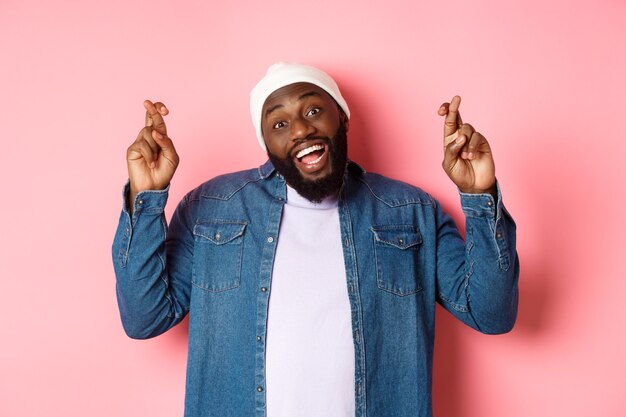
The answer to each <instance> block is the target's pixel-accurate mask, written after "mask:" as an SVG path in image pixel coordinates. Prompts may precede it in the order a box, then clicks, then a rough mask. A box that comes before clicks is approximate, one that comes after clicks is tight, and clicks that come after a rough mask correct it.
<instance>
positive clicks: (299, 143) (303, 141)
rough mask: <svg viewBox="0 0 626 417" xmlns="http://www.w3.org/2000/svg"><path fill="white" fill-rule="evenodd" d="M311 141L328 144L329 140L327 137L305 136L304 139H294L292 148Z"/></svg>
mask: <svg viewBox="0 0 626 417" xmlns="http://www.w3.org/2000/svg"><path fill="white" fill-rule="evenodd" d="M312 140H323V141H324V142H325V143H330V138H329V137H328V136H307V137H306V138H302V139H295V140H294V141H293V146H292V148H293V147H295V146H298V145H301V144H303V143H306V142H310V141H312Z"/></svg>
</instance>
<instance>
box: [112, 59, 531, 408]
mask: <svg viewBox="0 0 626 417" xmlns="http://www.w3.org/2000/svg"><path fill="white" fill-rule="evenodd" d="M459 104H460V98H459V97H455V98H453V99H452V101H451V103H444V104H443V105H442V106H441V107H440V109H439V114H440V115H441V116H445V124H444V144H445V145H444V161H443V167H444V169H445V171H446V173H447V174H448V176H449V177H450V179H451V180H452V181H453V182H454V184H455V185H456V186H457V187H458V188H459V190H460V191H461V203H462V206H463V211H464V213H465V216H466V223H467V243H466V242H465V241H464V240H463V239H462V238H461V237H460V235H459V232H458V230H457V228H456V226H455V224H454V222H453V221H452V220H451V218H450V217H449V216H447V215H446V214H445V213H444V212H443V211H442V210H441V207H440V206H439V204H438V203H437V201H435V200H434V199H433V198H432V197H430V196H429V195H428V194H426V193H424V192H423V191H421V190H419V189H417V188H415V187H412V186H410V185H407V184H404V183H400V182H398V181H394V180H391V179H388V178H385V177H383V176H380V175H376V174H371V173H367V172H365V171H364V170H363V169H362V168H360V167H359V166H358V165H356V164H355V163H353V162H350V161H348V160H347V133H346V132H347V131H348V130H349V118H350V111H349V108H348V105H347V103H346V102H345V100H344V99H343V97H342V96H341V93H340V91H339V88H338V87H337V85H336V83H335V82H334V81H333V80H332V78H330V77H329V76H328V75H327V74H326V73H324V72H322V71H320V70H318V69H316V68H312V67H308V66H304V65H299V64H285V63H280V64H276V65H274V66H272V67H270V69H269V70H268V72H267V74H266V76H265V77H264V78H263V79H262V80H261V81H260V82H259V83H258V84H257V85H256V86H255V88H254V89H253V91H252V93H251V97H250V109H251V114H252V120H253V124H254V126H255V128H256V132H257V137H258V140H259V143H260V144H261V146H262V147H264V148H265V149H266V150H267V152H268V155H269V159H270V161H268V162H266V163H265V164H263V165H262V166H261V167H259V168H258V169H252V170H248V171H243V172H237V173H233V174H227V175H224V176H220V177H217V178H214V179H213V180H210V181H208V182H206V183H205V184H203V185H201V186H200V187H198V188H197V189H195V190H193V191H191V192H190V193H189V194H187V195H186V196H185V197H184V198H183V200H182V201H181V202H180V203H179V205H178V207H177V209H176V211H175V213H174V215H173V217H172V220H171V223H170V226H169V230H167V228H166V223H165V220H164V216H163V208H164V206H165V202H166V199H167V191H168V187H169V183H170V181H171V178H172V176H173V174H174V171H175V170H176V167H177V165H178V156H177V154H176V151H175V149H174V145H173V143H172V141H171V140H170V138H169V137H168V135H167V130H166V126H165V123H164V121H163V116H165V115H166V114H167V113H168V110H167V108H166V107H165V106H164V105H163V104H162V103H156V104H153V103H152V102H150V101H146V102H145V103H144V105H145V107H146V109H147V115H146V127H145V128H143V129H142V130H141V132H140V133H139V136H138V137H137V140H136V141H135V142H134V143H133V144H132V145H131V146H130V147H129V148H128V152H127V161H128V172H129V178H130V181H129V184H128V185H127V186H126V187H125V191H124V199H125V200H124V201H125V204H126V208H124V210H123V211H122V214H121V217H120V224H119V227H118V230H117V234H116V236H115V242H114V244H113V257H114V264H115V270H116V275H117V294H118V301H119V308H120V312H121V316H122V321H123V324H124V328H125V330H126V332H127V334H128V335H129V336H130V337H134V338H149V337H153V336H156V335H158V334H160V333H163V332H165V331H166V330H168V329H169V328H171V327H172V326H174V325H176V324H177V323H179V322H180V321H181V320H182V319H183V318H184V317H185V315H186V314H188V313H189V314H190V319H189V357H188V368H187V391H186V399H185V415H186V416H189V417H192V416H193V417H195V416H220V417H223V416H253V415H255V416H259V417H260V416H266V415H267V416H269V417H277V416H290V417H292V416H332V417H344V416H355V415H356V416H375V417H384V416H430V415H431V414H432V412H431V381H432V378H431V370H432V358H433V340H434V313H435V302H439V303H441V304H442V305H443V306H444V307H445V308H446V309H447V310H449V311H450V312H451V313H452V314H453V315H454V316H456V317H457V318H459V319H460V320H461V321H463V322H464V323H466V324H468V325H469V326H471V327H473V328H475V329H477V330H479V331H481V332H484V333H502V332H506V331H509V330H510V329H511V328H512V326H513V323H514V321H515V316H516V311H517V294H518V292H517V279H518V271H519V268H518V260H517V256H516V252H515V225H514V223H513V221H512V219H511V218H510V216H509V215H508V214H507V212H506V211H505V209H504V206H503V205H502V200H501V197H500V192H499V189H498V187H497V184H496V179H495V166H494V162H493V158H492V155H491V151H490V148H489V144H488V142H487V141H486V139H485V138H484V137H483V136H482V135H481V134H480V133H478V132H477V131H475V130H474V128H473V127H472V126H471V125H469V124H464V123H463V122H462V121H461V117H460V115H459V112H458V109H459Z"/></svg>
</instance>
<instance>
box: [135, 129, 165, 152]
mask: <svg viewBox="0 0 626 417" xmlns="http://www.w3.org/2000/svg"><path fill="white" fill-rule="evenodd" d="M154 134H155V130H154V129H152V128H151V127H144V128H143V129H141V132H139V136H138V137H137V140H144V141H146V143H148V146H150V148H151V149H152V152H154V154H155V155H156V154H158V153H159V151H160V150H161V146H160V145H159V144H158V143H157V142H156V141H155V140H154V137H153V136H154Z"/></svg>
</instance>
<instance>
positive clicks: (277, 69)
mask: <svg viewBox="0 0 626 417" xmlns="http://www.w3.org/2000/svg"><path fill="white" fill-rule="evenodd" d="M295 83H310V84H314V85H316V86H318V87H320V88H321V89H323V90H324V91H326V92H327V93H328V94H329V95H330V96H331V97H332V98H333V99H335V101H336V102H337V104H338V105H339V107H341V109H342V110H343V112H344V113H345V114H346V116H347V117H348V119H349V118H350V109H348V104H347V103H346V101H345V100H344V99H343V97H342V96H341V92H340V91H339V87H338V86H337V83H336V82H335V80H333V79H332V78H331V77H330V75H328V74H326V73H325V72H324V71H322V70H320V69H317V68H314V67H310V66H308V65H302V64H293V63H288V62H278V63H276V64H274V65H272V66H271V67H269V68H268V69H267V73H266V74H265V77H263V78H262V79H261V81H259V82H258V83H257V85H255V86H254V88H253V89H252V91H251V92H250V115H251V116H252V124H253V125H254V128H255V129H256V136H257V139H258V140H259V144H260V145H261V148H263V149H264V150H265V149H267V148H266V147H265V140H264V139H263V130H262V129H261V119H262V117H263V105H264V104H265V100H267V98H268V97H269V96H270V94H272V93H273V92H274V91H276V90H278V89H279V88H282V87H285V86H287V85H290V84H295Z"/></svg>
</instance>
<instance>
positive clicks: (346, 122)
mask: <svg viewBox="0 0 626 417" xmlns="http://www.w3.org/2000/svg"><path fill="white" fill-rule="evenodd" d="M339 118H340V119H341V121H342V122H343V124H344V125H345V126H346V132H347V131H348V130H350V119H348V116H346V114H345V113H344V112H343V110H342V109H341V108H340V109H339Z"/></svg>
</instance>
